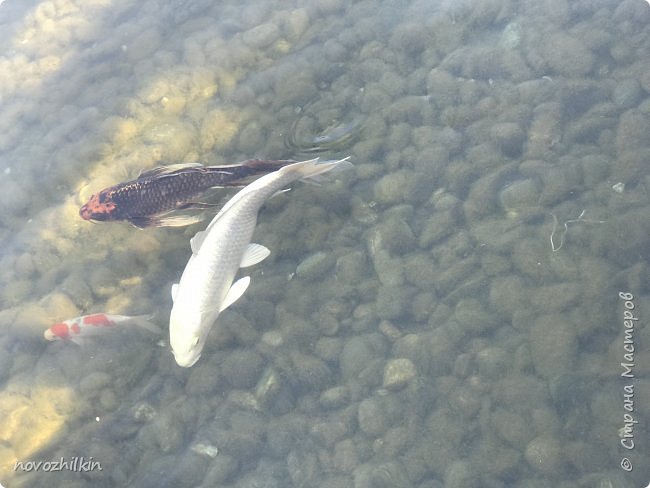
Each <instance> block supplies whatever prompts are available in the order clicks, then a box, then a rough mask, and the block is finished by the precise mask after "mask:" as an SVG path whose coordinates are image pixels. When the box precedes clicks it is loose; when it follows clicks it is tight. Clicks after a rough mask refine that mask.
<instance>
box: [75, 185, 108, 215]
mask: <svg viewBox="0 0 650 488" xmlns="http://www.w3.org/2000/svg"><path fill="white" fill-rule="evenodd" d="M115 207H116V205H115V202H113V201H112V199H111V193H110V191H107V190H104V191H102V192H100V193H97V194H96V195H93V196H91V197H90V199H89V200H88V202H86V203H85V204H83V205H82V206H81V208H80V209H79V215H80V216H81V218H82V219H84V220H111V213H112V212H113V210H115Z"/></svg>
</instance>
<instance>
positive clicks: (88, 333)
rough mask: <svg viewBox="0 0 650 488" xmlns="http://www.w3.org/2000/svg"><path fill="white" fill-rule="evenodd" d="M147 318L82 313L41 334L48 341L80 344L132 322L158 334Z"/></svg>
mask: <svg viewBox="0 0 650 488" xmlns="http://www.w3.org/2000/svg"><path fill="white" fill-rule="evenodd" d="M149 318H150V316H149V315H136V316H133V317H129V316H127V315H109V314H105V313H95V314H92V315H83V316H81V317H76V318H74V319H68V320H64V321H63V322H59V323H56V324H54V325H53V326H52V327H50V328H49V329H47V330H46V331H45V332H44V333H43V336H44V337H45V338H46V339H47V340H48V341H56V340H62V341H70V342H74V343H75V344H78V345H81V344H82V343H83V342H84V340H85V339H86V338H88V337H93V336H96V335H98V334H102V333H104V332H107V331H109V330H111V329H114V328H115V327H116V326H117V325H118V324H124V325H126V324H127V323H132V324H134V325H137V326H139V327H142V328H143V329H147V330H149V331H150V332H154V333H156V334H160V332H161V330H160V329H159V328H158V327H157V326H156V325H154V324H152V323H151V322H149Z"/></svg>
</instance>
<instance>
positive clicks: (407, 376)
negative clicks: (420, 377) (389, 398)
mask: <svg viewBox="0 0 650 488" xmlns="http://www.w3.org/2000/svg"><path fill="white" fill-rule="evenodd" d="M416 374H417V370H416V369H415V365H414V364H413V362H412V361H411V360H410V359H407V358H399V359H391V360H390V361H388V363H386V367H385V368H384V381H383V383H382V386H383V387H384V388H386V389H388V390H399V389H401V388H404V387H405V386H406V385H407V384H408V383H409V382H410V381H411V380H412V379H413V378H415V375H416Z"/></svg>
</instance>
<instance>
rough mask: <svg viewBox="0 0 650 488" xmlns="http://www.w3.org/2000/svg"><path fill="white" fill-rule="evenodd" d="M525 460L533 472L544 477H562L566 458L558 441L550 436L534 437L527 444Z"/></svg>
mask: <svg viewBox="0 0 650 488" xmlns="http://www.w3.org/2000/svg"><path fill="white" fill-rule="evenodd" d="M525 458H526V461H528V464H529V465H530V467H532V468H533V469H534V470H536V471H538V472H540V473H542V474H544V475H552V476H557V477H560V478H561V477H563V472H564V470H565V469H566V458H565V453H564V450H563V449H562V444H561V443H560V441H559V440H558V439H555V438H553V437H550V436H540V437H536V438H535V439H533V440H532V441H530V442H529V443H528V446H527V447H526V453H525Z"/></svg>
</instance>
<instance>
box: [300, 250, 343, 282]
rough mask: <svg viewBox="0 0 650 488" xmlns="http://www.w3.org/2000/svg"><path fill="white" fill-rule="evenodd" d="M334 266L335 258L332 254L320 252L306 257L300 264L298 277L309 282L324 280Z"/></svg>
mask: <svg viewBox="0 0 650 488" xmlns="http://www.w3.org/2000/svg"><path fill="white" fill-rule="evenodd" d="M333 264H334V256H333V255H332V253H329V252H324V251H319V252H317V253H314V254H311V255H310V256H308V257H306V258H305V259H304V260H302V261H301V262H300V264H298V267H297V268H296V276H297V277H298V278H302V279H304V280H308V281H312V280H315V279H318V278H322V277H323V275H324V274H325V273H327V271H329V269H330V268H331V267H332V266H333Z"/></svg>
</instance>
